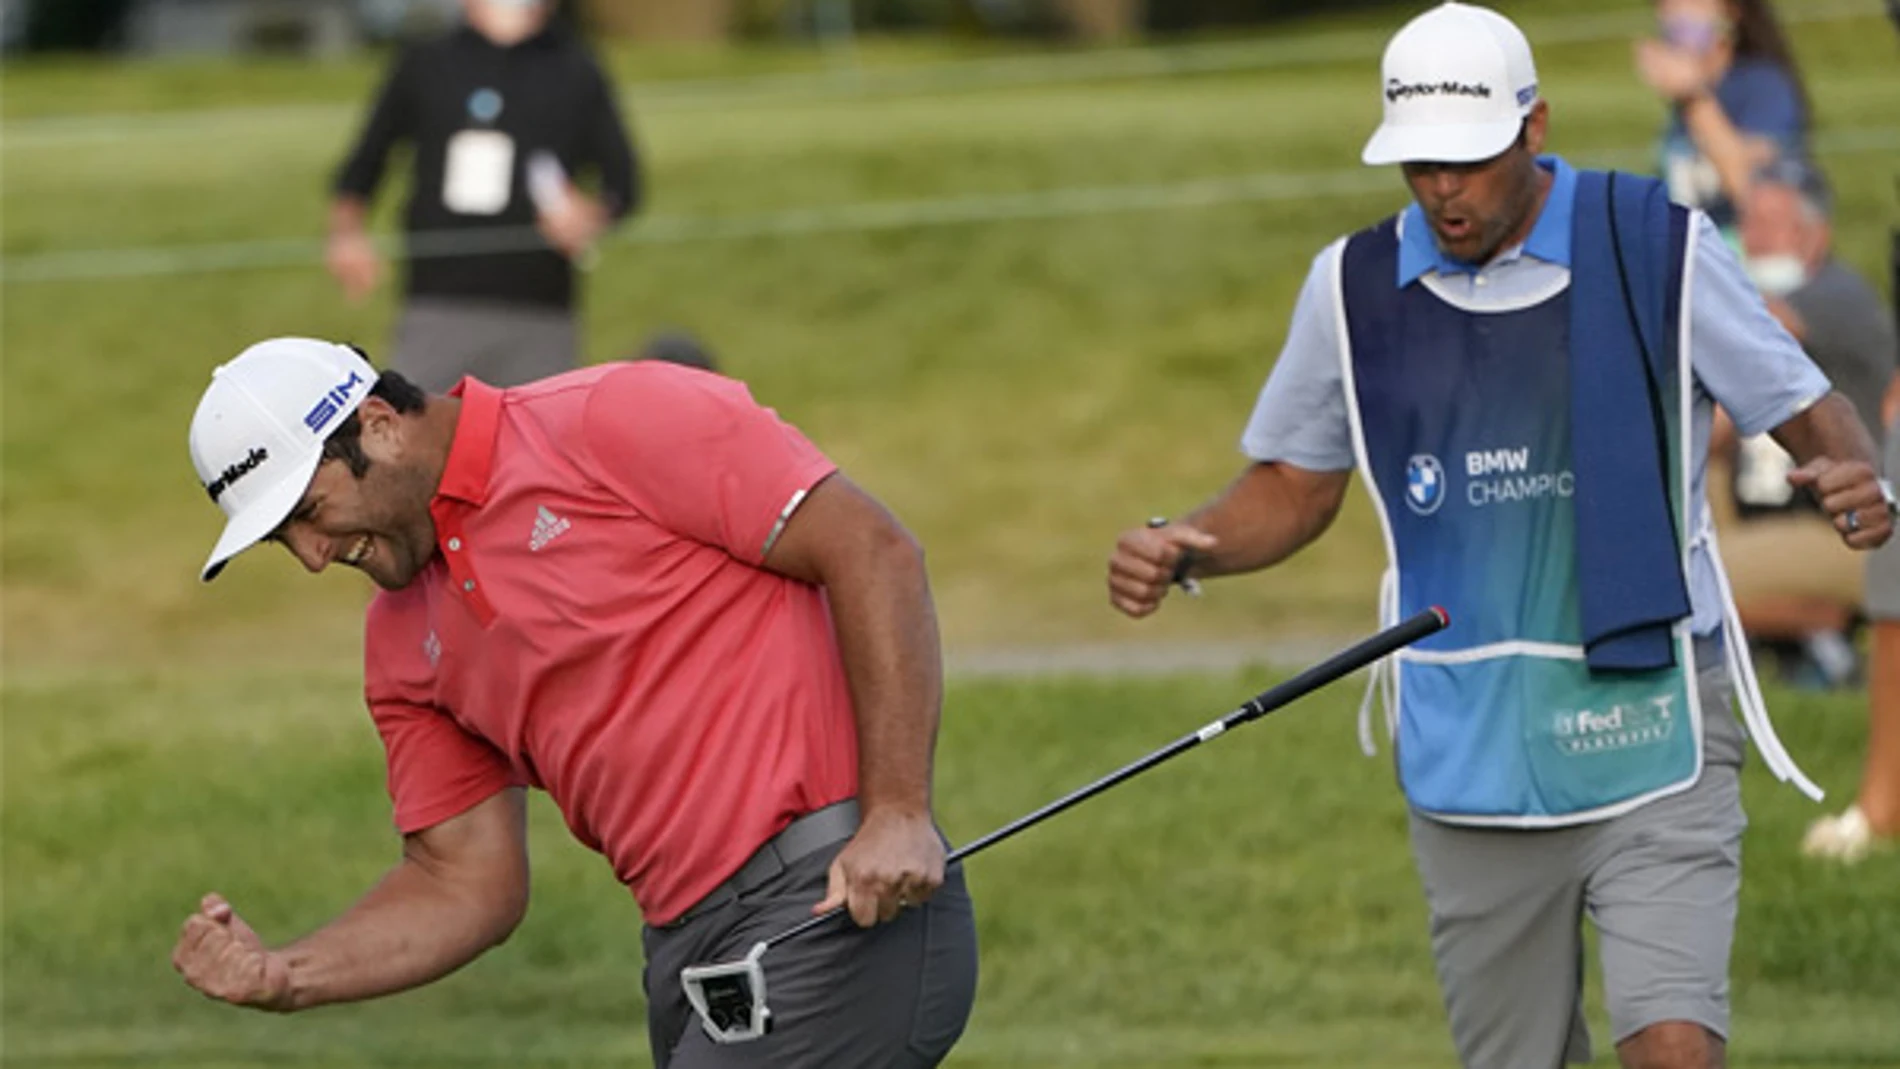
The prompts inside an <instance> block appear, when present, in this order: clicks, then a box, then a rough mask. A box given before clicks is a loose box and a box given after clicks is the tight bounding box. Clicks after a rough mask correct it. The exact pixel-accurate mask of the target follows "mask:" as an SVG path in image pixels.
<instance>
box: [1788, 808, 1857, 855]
mask: <svg viewBox="0 0 1900 1069" xmlns="http://www.w3.org/2000/svg"><path fill="white" fill-rule="evenodd" d="M1873 845H1874V829H1873V828H1872V827H1870V826H1869V825H1868V823H1867V817H1866V815H1865V814H1863V813H1862V812H1861V811H1860V807H1859V806H1857V805H1850V806H1848V807H1847V808H1846V809H1845V810H1843V811H1842V812H1841V814H1840V815H1839V816H1833V817H1822V818H1821V819H1819V820H1817V821H1815V822H1814V823H1813V824H1810V825H1808V833H1807V835H1806V836H1804V837H1803V838H1802V840H1801V852H1802V853H1803V854H1806V855H1807V856H1809V857H1819V858H1827V859H1828V860H1830V861H1840V862H1843V863H1845V864H1849V865H1852V864H1854V863H1855V862H1857V861H1859V860H1860V859H1861V858H1864V857H1866V856H1867V851H1868V850H1870V849H1872V848H1873Z"/></svg>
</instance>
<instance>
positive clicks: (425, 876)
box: [277, 861, 525, 1010]
mask: <svg viewBox="0 0 1900 1069" xmlns="http://www.w3.org/2000/svg"><path fill="white" fill-rule="evenodd" d="M524 909H525V902H524V903H523V904H522V905H520V906H516V905H515V904H513V903H511V902H507V901H493V902H482V901H479V900H478V899H476V898H473V897H471V896H469V895H467V894H463V893H457V892H455V891H453V890H451V889H447V888H444V887H443V886H441V884H440V881H439V880H438V879H437V878H436V877H434V876H431V875H430V874H429V873H428V872H426V871H425V870H424V869H423V868H422V867H421V866H419V865H417V864H415V863H413V862H408V861H405V862H404V863H403V864H401V865H398V866H397V867H396V868H395V869H393V870H391V871H390V873H389V875H387V876H385V877H384V878H383V880H382V882H381V883H379V884H377V885H376V887H375V888H373V889H372V890H371V891H370V892H369V893H368V894H367V895H364V896H363V898H362V899H361V900H360V901H358V902H357V903H356V904H355V905H354V906H352V907H350V909H349V910H348V911H347V912H345V913H344V914H343V915H342V916H340V917H338V918H337V919H336V920H334V921H332V922H330V923H329V924H327V925H325V926H324V927H322V928H319V929H318V930H316V931H315V932H312V933H311V934H309V935H307V936H305V937H304V938H302V939H299V940H297V941H296V942H294V943H291V944H290V945H289V946H286V947H284V948H282V949H281V950H279V951H277V953H278V954H279V955H280V956H282V957H283V958H284V960H285V961H286V962H287V963H288V964H289V966H290V977H291V991H290V999H289V1004H288V1005H286V1006H283V1007H280V1008H282V1009H285V1010H303V1009H310V1008H312V1007H315V1006H323V1005H328V1004H330V1003H335V1002H355V1001H359V1000H361V999H368V998H375V997H377V996H379V995H388V994H393V993H395V992H397V991H404V990H407V989H409V988H412V987H419V986H421V985H423V984H426V983H429V982H431V981H433V980H439V979H441V978H442V977H444V976H447V975H448V974H449V973H452V972H454V971H455V970H456V969H459V968H461V967H462V966H463V965H466V964H468V963H469V962H471V961H473V960H475V958H477V957H479V956H480V955H481V954H482V952H483V951H485V950H487V949H488V948H490V947H492V946H495V945H496V944H498V943H500V942H502V941H503V940H504V939H506V938H507V937H508V934H509V933H510V932H511V931H513V930H514V928H515V925H516V924H518V923H519V922H520V919H521V914H522V911H523V910H524Z"/></svg>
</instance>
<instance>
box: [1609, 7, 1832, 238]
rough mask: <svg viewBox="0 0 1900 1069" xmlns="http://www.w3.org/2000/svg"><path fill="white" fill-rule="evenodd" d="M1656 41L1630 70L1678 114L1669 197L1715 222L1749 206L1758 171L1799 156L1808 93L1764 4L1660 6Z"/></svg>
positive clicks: (1643, 46) (1725, 221)
mask: <svg viewBox="0 0 1900 1069" xmlns="http://www.w3.org/2000/svg"><path fill="white" fill-rule="evenodd" d="M1656 12H1657V19H1658V25H1659V31H1660V36H1659V37H1656V38H1651V39H1648V40H1643V41H1639V42H1637V44H1636V70H1637V73H1638V75H1639V76H1640V77H1641V78H1642V79H1643V81H1644V82H1645V83H1646V84H1647V85H1648V86H1649V87H1650V88H1651V89H1653V90H1654V91H1655V92H1656V94H1657V95H1658V96H1659V97H1661V98H1662V99H1663V100H1664V101H1665V102H1667V103H1668V104H1669V105H1670V106H1671V107H1672V108H1673V109H1674V113H1675V126H1674V130H1673V132H1672V134H1671V138H1672V140H1674V141H1676V142H1677V144H1678V145H1680V142H1681V140H1682V139H1684V138H1686V140H1687V142H1688V145H1687V146H1686V147H1687V148H1689V149H1692V150H1693V158H1685V156H1687V155H1688V154H1687V153H1685V152H1684V151H1683V149H1682V148H1681V147H1678V148H1676V149H1674V150H1672V151H1669V152H1668V156H1669V159H1668V160H1667V161H1666V164H1667V167H1666V169H1667V170H1669V172H1670V173H1669V174H1668V175H1667V177H1668V180H1669V184H1670V187H1671V189H1670V192H1671V194H1672V195H1673V196H1674V197H1675V198H1676V199H1677V200H1679V201H1682V202H1683V203H1685V204H1689V205H1690V206H1692V207H1699V208H1703V209H1704V210H1706V211H1708V212H1709V213H1710V214H1711V215H1712V216H1713V217H1714V218H1715V220H1716V222H1717V224H1718V225H1720V226H1723V227H1725V228H1726V227H1728V226H1730V225H1731V224H1732V222H1733V218H1732V215H1733V212H1732V211H1731V210H1730V209H1731V206H1734V207H1739V206H1740V205H1741V204H1742V203H1743V201H1745V200H1746V199H1747V195H1748V188H1749V185H1750V180H1751V178H1752V177H1753V175H1754V173H1755V171H1756V170H1757V169H1758V168H1760V167H1762V166H1763V165H1764V164H1766V163H1768V162H1770V161H1772V160H1774V159H1775V158H1776V157H1777V156H1779V155H1783V154H1794V155H1803V154H1805V143H1806V139H1807V131H1808V125H1809V115H1808V106H1807V97H1806V92H1805V90H1804V89H1803V88H1802V85H1801V80H1800V73H1799V70H1798V69H1797V68H1796V66H1795V62H1794V55H1793V52H1792V51H1791V49H1790V48H1789V45H1788V42H1787V38H1786V36H1785V35H1784V34H1782V32H1781V28H1780V26H1779V24H1778V23H1777V22H1776V20H1775V17H1774V14H1773V11H1772V10H1771V8H1770V6H1769V0H1657V3H1656Z"/></svg>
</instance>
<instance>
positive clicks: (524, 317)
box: [328, 0, 640, 391]
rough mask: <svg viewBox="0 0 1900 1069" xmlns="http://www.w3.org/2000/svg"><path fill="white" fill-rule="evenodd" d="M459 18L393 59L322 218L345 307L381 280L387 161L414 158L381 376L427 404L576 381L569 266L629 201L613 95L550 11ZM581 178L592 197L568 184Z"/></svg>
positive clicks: (538, 1) (527, 0) (522, 9)
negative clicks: (591, 176) (592, 183)
mask: <svg viewBox="0 0 1900 1069" xmlns="http://www.w3.org/2000/svg"><path fill="white" fill-rule="evenodd" d="M462 6H463V9H464V14H465V15H466V18H467V25H466V26H463V27H460V28H458V29H456V30H454V31H451V32H450V33H448V34H446V35H443V36H441V37H437V38H434V39H431V40H429V41H426V42H424V43H421V44H419V45H416V46H413V47H411V48H408V49H405V50H404V51H403V52H402V53H401V54H400V56H399V57H398V58H397V60H396V62H395V65H394V67H393V69H392V70H391V72H390V74H389V78H388V80H387V81H386V82H385V83H384V85H383V89H382V92H381V95H380V96H378V97H377V99H376V102H375V106H374V108H373V109H372V110H371V112H370V115H369V119H368V122H367V124H366V125H365V126H364V129H363V132H362V135H361V137H360V138H359V139H358V141H357V143H356V145H355V147H354V148H353V149H352V150H351V152H350V155H349V158H348V159H347V160H346V161H345V162H344V164H343V166H342V168H341V169H340V171H339V172H338V174H337V178H336V183H335V188H334V194H335V196H334V200H333V201H332V204H331V208H330V244H329V253H328V261H329V267H330V272H331V273H332V274H333V275H335V276H336V279H337V281H338V282H339V283H341V284H342V286H343V290H344V293H345V294H346V295H347V296H348V297H349V298H350V299H352V300H357V299H360V298H362V297H363V296H364V295H365V294H367V293H368V292H369V291H370V290H371V289H372V288H374V287H375V285H376V283H377V281H378V279H379V277H380V275H381V273H382V265H381V263H380V261H379V259H378V257H377V255H376V250H375V247H374V245H373V244H372V243H371V241H370V239H369V237H368V234H367V232H366V229H365V218H366V216H367V215H368V212H369V204H370V201H371V199H372V198H373V196H374V195H375V192H376V187H377V185H378V184H379V183H380V181H381V179H382V176H383V167H384V163H385V161H386V160H387V157H388V155H389V151H390V149H391V148H392V147H393V146H394V145H395V144H396V143H397V142H404V141H406V142H408V143H409V144H410V145H411V146H412V147H413V149H414V164H413V166H414V175H413V182H412V183H411V190H410V194H409V204H408V211H407V216H406V221H405V230H406V239H407V242H408V251H409V258H408V262H407V280H406V289H405V293H404V305H403V310H402V314H401V318H400V319H399V321H398V323H397V325H396V339H395V344H394V346H393V350H394V355H393V363H394V365H395V367H396V369H397V370H399V371H401V372H402V373H403V374H404V375H406V376H408V377H409V378H410V379H411V380H412V381H414V382H416V383H417V384H418V385H420V386H422V387H423V388H424V389H425V390H431V391H442V390H446V389H448V388H449V387H450V386H452V385H454V384H455V382H456V381H457V380H458V379H460V378H461V376H463V375H464V374H468V375H473V376H475V377H476V378H479V379H481V380H482V381H484V382H487V383H489V384H490V385H493V386H514V385H519V384H520V383H523V382H526V381H529V380H531V379H537V378H541V377H543V376H545V375H551V374H554V373H557V372H560V371H564V370H567V369H569V368H572V367H574V366H575V365H576V364H577V363H578V362H579V341H578V338H579V330H578V326H577V323H576V316H575V304H576V302H575V293H574V289H575V273H574V264H575V262H576V261H579V260H582V259H583V258H584V257H585V256H587V255H590V253H591V250H592V246H593V244H594V242H595V240H596V239H597V238H599V236H600V235H601V233H602V232H603V231H604V230H606V228H607V227H609V226H611V225H612V224H613V223H614V222H615V221H616V220H618V219H619V218H621V217H623V216H624V215H626V214H627V213H628V212H631V211H632V210H633V209H634V208H635V207H636V206H637V205H638V203H639V195H640V186H639V173H638V170H637V168H636V164H635V161H634V156H633V149H632V147H631V145H630V144H629V143H628V140H627V135H626V132H625V129H624V127H623V126H622V123H621V118H620V113H619V109H618V107H617V106H616V104H615V102H614V90H613V87H612V85H611V84H610V83H609V81H608V79H607V76H606V74H605V73H604V72H603V71H602V70H601V69H600V67H599V65H598V64H597V63H595V61H594V59H593V57H592V56H591V55H590V54H589V53H588V51H587V50H586V48H585V47H584V46H583V45H582V44H581V43H580V42H579V41H578V40H577V39H575V37H574V36H573V35H572V34H571V32H569V31H568V30H567V29H566V28H565V27H564V26H561V25H559V24H551V23H550V21H549V16H550V13H551V11H550V9H551V6H552V5H551V3H550V2H549V0H463V5H462ZM579 170H591V171H594V172H596V173H597V174H598V178H599V192H598V195H595V194H590V193H587V192H583V191H582V190H580V189H579V188H577V187H576V186H575V185H574V184H573V182H572V181H570V180H569V177H568V176H569V175H570V174H573V173H575V172H576V171H579Z"/></svg>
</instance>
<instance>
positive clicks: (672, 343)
mask: <svg viewBox="0 0 1900 1069" xmlns="http://www.w3.org/2000/svg"><path fill="white" fill-rule="evenodd" d="M630 359H633V360H662V361H665V362H666V363H669V364H680V365H683V366H685V367H696V368H698V369H700V370H701V371H715V372H716V371H718V370H719V361H717V360H715V359H714V358H713V354H712V352H711V350H709V349H707V348H706V347H705V346H704V345H703V344H701V343H700V341H699V339H698V338H695V337H693V336H692V335H691V334H688V333H686V332H685V331H683V330H663V331H660V332H659V333H657V334H654V335H653V336H652V337H650V338H648V339H647V340H646V341H645V342H644V343H643V344H642V345H641V346H640V348H639V349H638V350H637V351H636V352H635V353H634V354H633V356H632V357H631V358H630Z"/></svg>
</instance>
